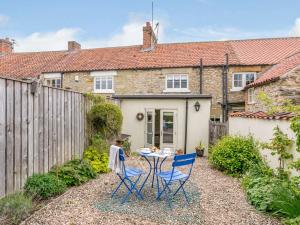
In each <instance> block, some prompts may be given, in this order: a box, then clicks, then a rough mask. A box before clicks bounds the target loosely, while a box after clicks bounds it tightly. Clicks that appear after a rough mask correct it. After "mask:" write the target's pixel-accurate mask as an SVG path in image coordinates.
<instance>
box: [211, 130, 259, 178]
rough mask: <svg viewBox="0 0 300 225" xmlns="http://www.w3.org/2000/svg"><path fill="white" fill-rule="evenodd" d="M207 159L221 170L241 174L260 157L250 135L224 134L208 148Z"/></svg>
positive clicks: (257, 161)
mask: <svg viewBox="0 0 300 225" xmlns="http://www.w3.org/2000/svg"><path fill="white" fill-rule="evenodd" d="M209 161H210V163H211V164H212V165H213V166H214V167H216V168H217V169H219V170H221V171H225V172H227V173H229V174H232V175H241V174H244V173H245V172H246V171H247V170H248V168H249V167H250V165H251V164H253V163H259V162H260V161H261V159H260V155H259V152H258V150H257V144H256V143H255V142H254V140H253V138H252V137H241V136H225V137H223V138H222V139H221V140H220V141H219V142H217V143H216V145H214V146H213V147H212V148H211V149H210V156H209Z"/></svg>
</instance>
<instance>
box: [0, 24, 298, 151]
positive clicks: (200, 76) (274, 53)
mask: <svg viewBox="0 0 300 225" xmlns="http://www.w3.org/2000/svg"><path fill="white" fill-rule="evenodd" d="M0 43H3V45H2V44H1V45H0V54H1V56H0V75H1V76H9V77H14V78H21V79H33V78H34V79H36V78H39V79H41V80H42V81H43V83H44V84H45V85H51V86H54V87H59V88H70V89H73V90H76V91H80V92H92V93H97V94H102V95H105V96H109V97H111V96H113V97H114V99H116V100H117V101H118V102H119V104H120V105H121V108H122V110H123V114H124V115H126V116H125V117H124V118H125V119H124V126H123V129H124V132H126V133H128V134H134V135H135V136H138V134H139V136H138V137H139V139H138V140H136V139H135V140H134V141H133V146H134V147H137V146H140V145H141V143H144V145H145V146H146V145H154V144H158V145H159V146H161V147H162V146H168V147H174V148H183V149H187V148H189V149H190V148H192V146H195V145H196V144H198V142H199V141H203V142H204V144H206V145H207V143H208V140H207V139H208V122H209V119H211V120H215V121H220V120H226V117H227V113H228V111H229V112H230V111H243V110H244V109H245V100H244V93H243V89H244V87H245V86H247V85H248V84H250V83H252V82H254V81H255V79H256V78H258V77H259V74H260V73H261V72H263V71H266V70H268V69H269V68H270V67H272V66H273V65H275V64H277V63H278V62H280V61H281V60H283V59H284V58H286V57H288V56H291V55H293V54H295V53H296V52H298V51H300V38H296V37H295V38H270V39H253V40H235V41H213V42H191V43H168V44H159V43H158V40H157V37H156V36H155V32H154V31H153V29H152V27H151V25H150V23H147V24H146V26H144V27H143V43H142V45H134V46H125V47H111V48H94V49H82V48H81V46H80V44H79V43H77V42H75V41H70V42H69V43H68V50H66V51H51V52H28V53H14V52H13V51H12V45H9V43H10V42H9V41H8V40H6V39H5V40H0ZM227 62H228V63H227ZM210 96H211V97H212V98H211V99H210ZM199 105H200V106H199ZM196 106H197V109H198V107H199V109H198V110H196ZM129 109H130V110H129ZM137 114H139V115H141V114H142V115H143V116H142V117H144V118H143V119H141V120H140V121H139V120H138V119H137V118H136V116H137ZM190 129H191V130H190ZM199 133H201V135H202V136H201V137H200V136H199ZM195 135H196V136H197V137H196V138H195V137H194V136H195ZM142 136H144V138H142Z"/></svg>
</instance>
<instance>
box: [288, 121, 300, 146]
mask: <svg viewBox="0 0 300 225" xmlns="http://www.w3.org/2000/svg"><path fill="white" fill-rule="evenodd" d="M290 127H291V129H292V131H293V132H294V133H295V135H296V146H297V148H296V150H297V151H298V152H300V116H296V117H294V118H293V119H292V121H291V126H290Z"/></svg>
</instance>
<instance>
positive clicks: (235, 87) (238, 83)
mask: <svg viewBox="0 0 300 225" xmlns="http://www.w3.org/2000/svg"><path fill="white" fill-rule="evenodd" d="M255 79H256V73H253V72H251V73H248V72H246V73H234V74H232V89H231V91H241V90H242V89H243V88H244V87H245V86H246V85H248V84H250V83H252V82H253V81H254V80H255Z"/></svg>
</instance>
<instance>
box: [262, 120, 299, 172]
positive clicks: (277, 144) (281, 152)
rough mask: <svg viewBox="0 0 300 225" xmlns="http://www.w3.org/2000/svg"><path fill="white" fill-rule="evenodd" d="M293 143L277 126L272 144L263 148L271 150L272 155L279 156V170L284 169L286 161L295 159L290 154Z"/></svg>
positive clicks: (264, 145)
mask: <svg viewBox="0 0 300 225" xmlns="http://www.w3.org/2000/svg"><path fill="white" fill-rule="evenodd" d="M291 143H292V140H290V139H289V138H288V136H287V135H286V134H284V133H283V132H282V131H281V130H280V129H279V127H278V126H277V127H275V128H274V134H273V138H272V139H271V143H267V144H263V147H264V148H267V149H270V150H271V154H272V155H278V157H279V158H278V160H279V168H280V169H284V163H285V160H287V159H291V158H293V155H292V154H290V153H289V152H288V150H289V147H290V145H291Z"/></svg>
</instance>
